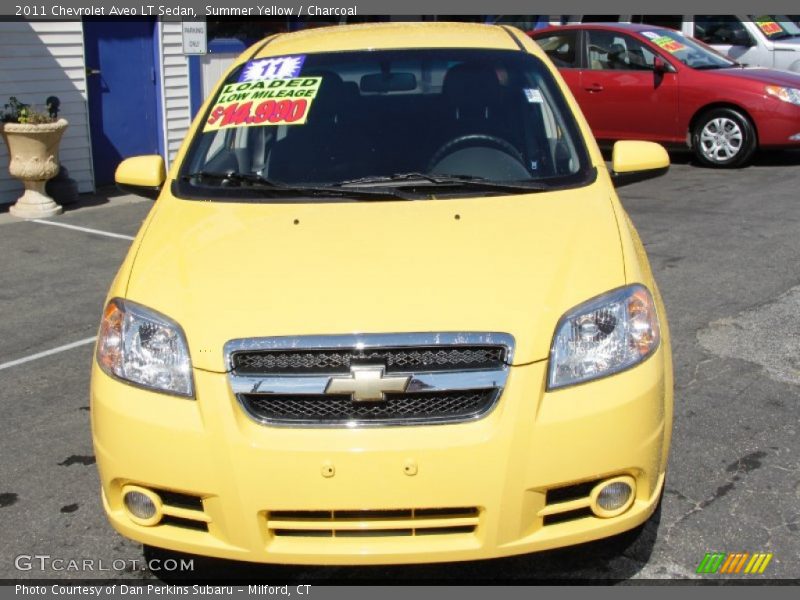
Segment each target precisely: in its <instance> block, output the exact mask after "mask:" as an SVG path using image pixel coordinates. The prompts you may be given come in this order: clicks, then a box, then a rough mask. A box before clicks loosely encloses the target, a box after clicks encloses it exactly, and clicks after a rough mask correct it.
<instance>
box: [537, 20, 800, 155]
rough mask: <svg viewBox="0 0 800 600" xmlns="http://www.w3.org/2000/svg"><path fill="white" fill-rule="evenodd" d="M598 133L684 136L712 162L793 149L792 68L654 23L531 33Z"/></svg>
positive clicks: (796, 135) (796, 91)
mask: <svg viewBox="0 0 800 600" xmlns="http://www.w3.org/2000/svg"><path fill="white" fill-rule="evenodd" d="M529 35H530V36H531V37H532V38H533V39H534V40H536V42H537V43H538V44H539V45H540V46H542V48H543V49H544V51H545V52H546V53H547V55H548V56H549V57H550V59H551V60H552V61H553V63H555V65H556V67H558V69H559V71H560V72H561V75H562V76H563V77H564V79H565V80H566V82H567V84H568V85H569V87H570V89H571V90H572V93H573V94H574V95H575V98H576V99H577V101H578V104H580V106H581V109H583V113H584V115H586V119H587V120H588V121H589V125H590V126H591V128H592V131H593V132H594V134H595V137H596V138H597V139H598V140H601V141H612V140H625V139H643V140H652V141H656V142H661V143H664V144H667V145H678V144H680V145H683V146H684V147H685V146H686V145H687V144H688V145H689V147H691V149H692V150H693V151H694V153H695V155H696V156H697V159H698V160H699V161H700V162H701V163H702V164H704V165H708V166H712V167H738V166H742V165H744V164H745V163H746V162H748V161H749V160H750V158H751V157H752V156H753V153H754V152H755V150H756V148H759V147H760V148H777V147H797V148H800V75H799V74H796V73H790V72H788V71H777V70H773V69H763V68H750V67H747V66H745V65H741V64H739V63H737V62H735V61H732V60H730V59H727V58H725V57H723V56H722V55H720V54H718V53H717V52H715V51H714V50H711V49H710V48H709V47H707V46H705V45H704V44H702V43H700V42H697V41H695V40H693V39H690V38H687V37H685V36H683V35H681V34H680V33H679V32H677V31H674V30H672V29H665V28H663V27H653V26H651V25H632V24H616V23H615V24H587V25H575V26H566V27H550V28H547V29H542V30H539V31H534V32H530V33H529Z"/></svg>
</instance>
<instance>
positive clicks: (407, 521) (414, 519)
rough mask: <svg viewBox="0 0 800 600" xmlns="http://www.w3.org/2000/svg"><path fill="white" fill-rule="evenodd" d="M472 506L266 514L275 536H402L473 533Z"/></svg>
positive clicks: (476, 516)
mask: <svg viewBox="0 0 800 600" xmlns="http://www.w3.org/2000/svg"><path fill="white" fill-rule="evenodd" d="M479 517H480V511H479V510H478V509H477V508H475V507H458V508H422V509H420V508H417V509H411V508H409V509H397V510H306V511H303V510H276V511H271V512H269V513H267V528H268V529H269V531H270V533H272V535H274V536H275V537H327V538H353V537H359V538H363V537H404V536H422V535H453V534H465V533H467V534H469V533H474V532H475V529H476V527H477V526H478V522H479Z"/></svg>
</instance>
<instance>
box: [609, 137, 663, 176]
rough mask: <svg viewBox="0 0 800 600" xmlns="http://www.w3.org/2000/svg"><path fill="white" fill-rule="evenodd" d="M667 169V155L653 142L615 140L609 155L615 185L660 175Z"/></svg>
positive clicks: (659, 145)
mask: <svg viewBox="0 0 800 600" xmlns="http://www.w3.org/2000/svg"><path fill="white" fill-rule="evenodd" d="M668 170H669V155H668V154H667V151H666V150H665V149H664V146H662V145H661V144H656V143H654V142H627V141H626V142H617V143H616V144H614V150H613V152H612V155H611V180H612V181H613V182H614V185H615V186H616V187H622V186H623V185H629V184H631V183H636V182H637V181H644V180H645V179H652V178H653V177H660V176H661V175H664V174H665V173H666V172H667V171H668Z"/></svg>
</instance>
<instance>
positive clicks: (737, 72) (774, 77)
mask: <svg viewBox="0 0 800 600" xmlns="http://www.w3.org/2000/svg"><path fill="white" fill-rule="evenodd" d="M707 72H708V73H713V74H714V75H718V76H720V77H730V78H737V79H749V80H751V81H758V82H761V83H764V84H767V85H770V84H771V85H782V86H786V87H795V88H798V87H800V74H798V73H793V72H791V71H779V70H778V69H765V68H761V67H744V68H733V69H719V70H714V71H707Z"/></svg>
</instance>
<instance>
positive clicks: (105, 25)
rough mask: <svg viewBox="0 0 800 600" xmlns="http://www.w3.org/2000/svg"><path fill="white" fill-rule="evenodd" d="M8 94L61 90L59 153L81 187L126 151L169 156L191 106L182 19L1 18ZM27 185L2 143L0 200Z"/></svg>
mask: <svg viewBox="0 0 800 600" xmlns="http://www.w3.org/2000/svg"><path fill="white" fill-rule="evenodd" d="M10 96H15V97H16V98H18V99H19V100H20V101H21V102H24V103H27V104H31V105H33V106H38V107H40V108H43V107H44V104H45V99H46V98H47V97H48V96H58V98H59V99H60V101H61V112H60V116H63V117H64V118H66V119H67V120H68V121H69V123H70V126H69V129H67V131H66V133H65V134H64V138H63V139H62V142H61V146H60V150H59V154H60V160H61V163H62V164H63V165H64V166H65V167H66V168H67V169H68V170H69V174H70V177H72V178H73V179H74V180H75V181H76V182H77V184H78V191H79V192H81V193H83V192H92V191H94V190H95V189H96V188H97V187H101V186H104V185H108V184H111V183H113V178H114V170H115V169H116V165H117V164H118V163H119V161H120V160H121V159H122V158H125V157H127V156H133V155H136V154H161V155H162V156H163V157H164V158H165V160H166V161H167V162H169V160H170V159H171V158H173V157H174V156H175V154H176V152H177V150H178V148H179V146H180V143H181V141H182V140H183V138H184V136H185V134H186V131H187V129H188V127H189V123H190V118H191V116H192V115H191V99H190V82H189V62H188V60H187V57H186V56H184V55H183V47H182V34H181V23H180V22H179V21H158V20H156V19H151V20H132V19H125V20H123V19H119V20H114V21H109V20H102V21H99V20H91V19H87V20H84V21H30V22H26V21H6V22H0V106H2V105H3V104H5V103H6V102H8V98H9V97H10ZM21 192H22V185H21V184H20V182H19V181H17V180H16V179H13V178H12V177H11V176H10V175H9V174H8V150H7V148H6V146H5V144H0V204H8V203H12V202H14V201H15V200H16V199H17V198H18V197H19V195H20V194H21Z"/></svg>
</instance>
